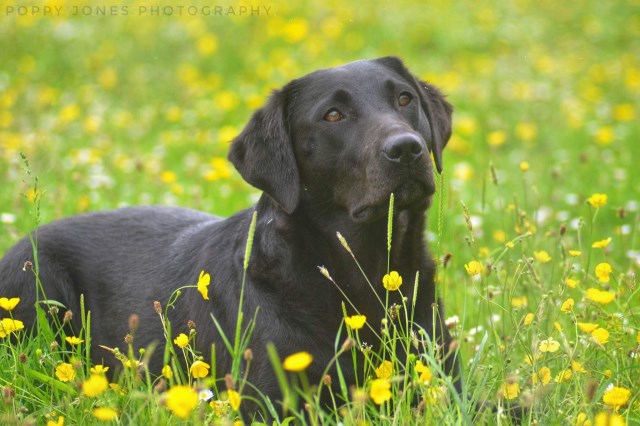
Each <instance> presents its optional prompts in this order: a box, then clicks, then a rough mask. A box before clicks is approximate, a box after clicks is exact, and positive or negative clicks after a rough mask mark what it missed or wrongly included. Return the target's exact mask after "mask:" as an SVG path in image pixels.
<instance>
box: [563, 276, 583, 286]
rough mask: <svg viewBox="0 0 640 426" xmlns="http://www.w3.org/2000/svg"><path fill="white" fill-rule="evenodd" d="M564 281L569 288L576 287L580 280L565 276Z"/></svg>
mask: <svg viewBox="0 0 640 426" xmlns="http://www.w3.org/2000/svg"><path fill="white" fill-rule="evenodd" d="M564 283H565V285H566V286H567V287H569V288H576V287H577V286H578V284H580V280H576V279H575V278H566V279H565V280H564Z"/></svg>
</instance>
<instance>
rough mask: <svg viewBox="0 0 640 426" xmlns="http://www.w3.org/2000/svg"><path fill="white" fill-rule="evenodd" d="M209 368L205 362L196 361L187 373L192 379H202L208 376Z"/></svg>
mask: <svg viewBox="0 0 640 426" xmlns="http://www.w3.org/2000/svg"><path fill="white" fill-rule="evenodd" d="M209 368H211V366H210V365H209V364H207V363H206V362H204V361H196V362H194V363H193V364H192V365H191V368H189V372H190V373H191V375H192V376H193V378H194V379H202V378H203V377H207V375H208V374H209Z"/></svg>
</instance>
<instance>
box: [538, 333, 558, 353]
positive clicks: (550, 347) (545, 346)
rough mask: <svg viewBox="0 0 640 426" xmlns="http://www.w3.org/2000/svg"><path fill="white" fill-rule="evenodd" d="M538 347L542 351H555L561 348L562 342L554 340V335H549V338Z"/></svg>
mask: <svg viewBox="0 0 640 426" xmlns="http://www.w3.org/2000/svg"><path fill="white" fill-rule="evenodd" d="M538 349H539V350H540V352H555V351H557V350H558V349H560V342H558V341H557V340H554V339H553V337H549V338H548V339H546V340H543V341H541V342H540V344H539V345H538Z"/></svg>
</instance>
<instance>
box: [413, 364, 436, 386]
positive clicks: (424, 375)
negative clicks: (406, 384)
mask: <svg viewBox="0 0 640 426" xmlns="http://www.w3.org/2000/svg"><path fill="white" fill-rule="evenodd" d="M416 373H418V374H419V375H420V381H421V382H423V383H429V382H431V378H432V377H433V375H432V374H431V369H430V368H429V367H427V366H426V365H424V364H423V363H422V361H418V362H416Z"/></svg>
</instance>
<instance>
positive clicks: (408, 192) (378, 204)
mask: <svg viewBox="0 0 640 426" xmlns="http://www.w3.org/2000/svg"><path fill="white" fill-rule="evenodd" d="M435 192H436V191H435V184H433V183H432V182H418V181H415V180H410V181H407V182H404V183H403V184H401V185H398V186H397V187H395V188H394V189H393V190H392V191H389V192H388V193H385V194H384V195H380V196H379V197H376V198H375V201H373V202H365V203H364V204H361V205H358V206H356V207H355V208H354V209H353V210H351V211H350V215H351V218H352V219H353V220H354V221H355V222H359V223H371V222H376V221H378V220H382V219H384V218H386V217H387V216H388V214H389V201H390V198H391V194H392V193H393V199H394V202H393V204H394V212H400V211H403V210H415V211H424V210H426V209H427V207H428V206H429V203H430V201H431V196H432V195H433V194H435Z"/></svg>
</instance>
